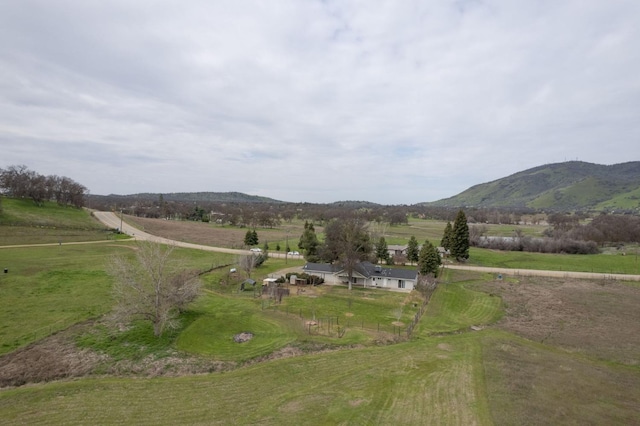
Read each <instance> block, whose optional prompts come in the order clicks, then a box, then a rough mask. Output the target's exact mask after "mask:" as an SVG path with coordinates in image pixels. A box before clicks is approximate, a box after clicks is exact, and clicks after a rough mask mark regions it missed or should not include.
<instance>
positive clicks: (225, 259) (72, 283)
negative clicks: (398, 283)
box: [0, 204, 640, 425]
mask: <svg viewBox="0 0 640 426" xmlns="http://www.w3.org/2000/svg"><path fill="white" fill-rule="evenodd" d="M5 206H6V204H5ZM87 216H88V215H87ZM78 220H84V219H78ZM425 222H428V221H425ZM418 224H419V225H421V226H422V228H421V229H422V231H424V234H422V236H424V237H428V236H429V235H431V237H432V238H433V237H435V235H436V233H437V228H439V227H440V226H441V225H442V228H443V227H444V223H442V224H428V223H423V222H422V221H419V222H418ZM198 225H199V226H200V227H199V228H198V229H200V230H202V229H204V228H203V227H211V226H210V225H205V224H198ZM291 226H297V225H296V224H295V223H294V224H292V225H291ZM411 226H413V223H412V224H410V225H409V226H403V227H399V228H402V229H403V232H404V231H408V230H409V231H408V232H411V233H407V234H406V235H404V236H398V237H397V238H398V239H401V238H405V237H406V238H407V239H408V236H410V235H413V231H412V230H410V228H411ZM1 228H3V227H0V232H4V231H2V229H1ZM415 229H418V228H415ZM147 230H148V231H149V229H147ZM392 231H393V228H391V229H390V230H388V233H389V235H390V234H391V233H392ZM505 232H506V231H505ZM196 233H197V232H195V231H193V234H194V235H195V234H196ZM200 233H201V234H203V235H208V236H207V238H208V241H209V244H210V245H217V243H218V240H217V239H216V238H217V237H215V236H213V234H206V233H205V232H200ZM259 233H260V231H259ZM33 235H37V233H34V234H33ZM288 235H289V240H290V242H291V240H292V239H293V237H292V236H293V235H294V233H293V231H291V232H290V233H289V234H288ZM416 237H417V238H418V239H419V240H420V239H421V238H422V237H418V235H417V234H416ZM43 238H49V237H47V236H46V232H45V233H44V234H43ZM284 238H286V234H285V235H284ZM422 239H423V238H422ZM295 240H297V238H295ZM390 240H391V239H390V238H388V241H390ZM274 241H277V240H274ZM269 244H270V245H271V244H272V243H271V241H270V242H269ZM292 247H293V245H292ZM134 250H135V243H133V242H126V241H125V242H117V241H113V242H105V243H97V244H90V245H66V244H64V243H63V244H62V245H55V246H51V247H31V248H3V249H0V260H1V261H2V264H0V266H1V267H3V268H4V267H8V269H9V273H8V274H2V275H1V276H0V304H1V305H2V309H0V324H1V325H0V344H1V346H0V383H2V386H5V387H4V388H2V389H0V424H12V425H15V424H71V425H73V424H87V423H92V424H115V423H120V424H121V423H134V424H154V425H156V424H274V425H287V424H292V425H293V424H296V425H298V424H393V423H396V424H420V425H424V424H465V425H467V424H478V425H485V424H486V425H489V424H523V423H528V424H635V423H638V422H639V421H640V403H639V402H638V401H640V361H639V359H640V358H639V356H638V354H640V340H639V338H638V333H637V330H636V328H637V324H638V322H639V321H640V317H639V316H638V315H639V312H640V311H638V309H637V306H638V305H639V304H640V287H638V286H637V285H634V284H629V283H620V282H614V281H609V280H608V281H598V282H595V281H578V280H566V279H548V278H534V277H517V278H507V279H505V280H495V277H493V276H492V275H483V274H480V273H475V272H470V271H455V270H447V271H446V275H445V276H443V277H441V280H440V285H439V287H438V288H437V290H436V291H435V292H434V294H433V295H432V297H431V300H430V302H429V304H428V306H427V309H426V311H425V313H424V315H423V316H422V319H421V321H420V323H419V324H418V326H417V327H416V328H415V329H414V332H413V334H412V335H411V338H409V339H407V338H406V335H403V334H402V333H400V335H398V334H397V333H396V332H397V330H398V329H400V330H404V329H405V328H404V327H405V326H406V325H407V323H408V322H409V321H410V320H411V319H412V318H413V316H414V314H415V312H416V311H417V309H418V308H417V307H416V304H417V305H418V306H419V301H420V296H419V295H418V294H416V293H411V294H407V293H394V292H387V291H375V290H372V289H362V288H355V289H354V290H353V291H351V292H349V291H348V290H346V288H344V287H340V286H326V285H320V286H317V287H306V288H305V291H304V292H302V291H301V292H297V291H296V288H295V287H290V290H291V295H290V296H289V297H285V298H284V299H283V300H282V303H275V302H274V301H273V300H270V299H266V298H260V297H255V294H254V293H253V292H252V291H245V292H240V291H239V283H240V282H241V280H242V279H244V276H243V275H242V274H241V273H238V274H237V276H231V274H230V273H229V269H230V267H233V266H235V262H236V259H235V257H234V256H233V255H227V254H218V253H211V252H203V251H196V250H187V249H176V250H175V252H174V253H175V254H176V256H178V257H180V258H181V259H182V261H183V262H184V264H185V265H186V266H187V267H189V268H194V269H197V270H199V271H202V272H203V275H202V279H203V281H204V283H205V291H204V294H203V295H202V296H201V297H200V298H199V299H198V300H197V301H196V302H195V303H193V304H192V305H191V306H190V307H189V309H188V310H187V311H186V312H184V314H183V315H182V318H181V319H182V323H181V327H180V328H179V329H177V330H174V331H172V332H171V333H167V334H166V335H165V336H163V338H161V339H155V338H153V336H152V331H151V327H150V326H149V325H148V324H146V323H142V322H139V323H134V324H132V325H130V326H128V327H113V325H112V324H109V323H108V322H106V321H104V320H103V318H104V315H105V314H106V313H108V312H109V310H110V309H111V298H110V288H111V282H112V281H111V280H112V278H111V277H110V276H109V275H108V274H107V273H106V270H105V268H106V265H107V261H108V259H109V257H110V256H111V255H113V254H115V253H120V254H125V255H131V256H132V255H133V253H134ZM520 255H522V253H506V254H504V256H499V255H498V254H495V253H493V252H489V251H481V250H478V251H472V253H471V256H472V261H474V262H478V263H480V264H483V265H484V266H493V265H496V266H504V264H507V265H510V266H513V265H517V266H515V267H524V266H522V265H527V264H535V263H541V264H543V265H545V267H547V268H553V267H554V265H556V266H558V265H565V264H566V263H562V261H558V262H559V263H554V262H556V261H555V260H553V259H546V258H544V257H536V256H540V255H534V256H533V257H532V258H530V259H527V258H522V257H519V256H520ZM555 257H556V258H559V259H562V260H567V259H570V258H569V257H564V256H555ZM580 258H583V257H582V256H580ZM584 258H587V259H596V258H602V259H603V260H602V261H601V262H602V263H601V264H600V265H599V266H594V268H596V267H597V268H607V267H609V268H611V267H612V265H614V264H615V265H616V267H619V266H617V265H618V262H619V261H620V259H623V260H622V263H621V264H622V265H627V266H625V268H633V267H634V263H633V260H634V259H633V257H632V256H616V255H611V254H602V255H596V256H585V257H584ZM536 259H538V262H536ZM567 262H572V261H571V260H567ZM576 262H577V261H576ZM624 262H629V263H624ZM302 263H303V262H301V261H292V260H291V259H289V260H287V261H285V259H269V260H268V261H267V262H266V263H265V264H264V265H263V266H262V267H260V268H259V269H256V270H255V271H253V274H252V277H253V278H254V279H256V280H257V281H258V282H260V280H261V279H262V278H263V277H265V276H268V275H275V276H279V275H281V274H283V273H284V270H286V269H288V268H292V267H297V266H300V265H302ZM578 265H579V263H576V264H574V266H575V267H578ZM529 267H531V266H529ZM531 268H532V269H533V267H531ZM605 272H607V271H605ZM631 272H634V271H633V269H631ZM399 324H402V325H399ZM310 325H311V327H310ZM338 327H340V330H339V328H338ZM246 331H249V332H253V333H254V338H253V339H251V340H250V341H248V342H244V343H236V342H234V341H233V336H234V334H236V333H240V332H246ZM12 378H14V381H11V379H12ZM22 383H28V384H29V385H28V386H17V385H21V384H22Z"/></svg>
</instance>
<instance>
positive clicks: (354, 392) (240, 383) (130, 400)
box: [0, 336, 488, 425]
mask: <svg viewBox="0 0 640 426" xmlns="http://www.w3.org/2000/svg"><path fill="white" fill-rule="evenodd" d="M474 346H477V341H476V339H475V338H472V337H471V338H470V337H468V336H449V337H446V338H439V339H437V340H434V341H432V342H428V343H427V342H423V343H415V342H413V343H410V344H400V345H391V346H384V347H374V348H365V349H358V350H351V351H335V352H331V353H323V354H318V355H308V356H303V357H297V358H289V359H281V360H277V361H273V362H267V363H260V364H255V365H253V366H251V367H247V368H243V369H239V370H235V371H231V372H227V373H224V374H212V375H205V376H197V377H183V378H177V379H166V378H164V379H155V380H132V379H131V380H130V379H91V380H82V381H74V382H61V383H50V384H46V385H36V386H31V387H29V388H21V389H15V390H6V391H3V392H2V393H0V414H1V416H2V419H3V421H5V422H8V423H12V424H38V423H47V424H61V423H64V424H71V425H73V424H87V423H93V424H113V423H119V422H127V423H129V424H143V425H144V424H154V425H155V424H273V425H275V424H277V425H294V424H295V425H299V424H347V423H348V424H407V425H411V424H420V425H424V424H488V419H486V418H483V417H482V416H481V415H479V414H478V411H477V409H476V407H477V404H478V398H479V396H478V395H477V394H476V390H475V388H474V386H473V383H474V375H475V374H477V373H476V372H475V371H474V369H473V365H474V362H475V361H474V357H476V356H477V354H478V353H479V351H477V350H474V349H473V348H474ZM480 397H484V396H480Z"/></svg>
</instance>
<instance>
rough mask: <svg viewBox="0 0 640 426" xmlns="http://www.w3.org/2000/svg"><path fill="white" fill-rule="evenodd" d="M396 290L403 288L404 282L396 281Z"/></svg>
mask: <svg viewBox="0 0 640 426" xmlns="http://www.w3.org/2000/svg"><path fill="white" fill-rule="evenodd" d="M398 288H404V280H398Z"/></svg>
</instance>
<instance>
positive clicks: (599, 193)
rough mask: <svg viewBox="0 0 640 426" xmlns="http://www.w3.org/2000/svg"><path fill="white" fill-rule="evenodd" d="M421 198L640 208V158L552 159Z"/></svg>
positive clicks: (453, 203) (454, 203)
mask: <svg viewBox="0 0 640 426" xmlns="http://www.w3.org/2000/svg"><path fill="white" fill-rule="evenodd" d="M420 204H421V205H427V206H440V207H485V208H524V207H528V208H532V209H536V210H538V209H541V210H555V211H559V210H600V211H611V210H624V211H640V161H632V162H628V163H621V164H614V165H600V164H593V163H586V162H582V161H568V162H564V163H555V164H547V165H544V166H539V167H534V168H532V169H528V170H524V171H522V172H518V173H515V174H513V175H510V176H507V177H504V178H502V179H498V180H494V181H492V182H487V183H482V184H479V185H475V186H472V187H471V188H469V189H467V190H465V191H463V192H461V193H460V194H458V195H455V196H453V197H450V198H445V199H442V200H438V201H434V202H428V203H420Z"/></svg>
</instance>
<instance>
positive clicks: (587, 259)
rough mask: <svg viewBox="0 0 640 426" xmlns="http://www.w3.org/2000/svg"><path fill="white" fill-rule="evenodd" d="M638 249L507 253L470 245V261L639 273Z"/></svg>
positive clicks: (470, 262)
mask: <svg viewBox="0 0 640 426" xmlns="http://www.w3.org/2000/svg"><path fill="white" fill-rule="evenodd" d="M638 257H639V256H638V254H637V249H636V252H631V253H629V254H628V255H625V256H622V255H621V254H613V253H602V254H587V255H581V254H546V253H528V252H515V251H511V252H504V251H496V250H487V249H477V248H473V247H472V248H471V249H470V250H469V262H468V263H469V264H470V265H477V266H490V267H500V268H510V269H539V270H551V271H580V272H596V273H603V274H640V260H639V259H638Z"/></svg>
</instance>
